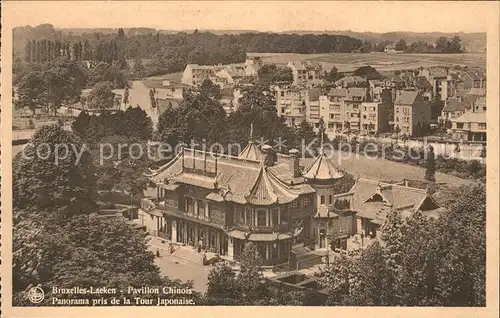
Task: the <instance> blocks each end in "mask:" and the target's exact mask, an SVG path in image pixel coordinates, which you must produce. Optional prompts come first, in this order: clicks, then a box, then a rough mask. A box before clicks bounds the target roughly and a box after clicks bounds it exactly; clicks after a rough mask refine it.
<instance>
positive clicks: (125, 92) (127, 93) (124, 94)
mask: <svg viewBox="0 0 500 318" xmlns="http://www.w3.org/2000/svg"><path fill="white" fill-rule="evenodd" d="M128 97H129V91H128V87H125V91H124V92H123V103H124V104H125V107H126V106H127V104H128Z"/></svg>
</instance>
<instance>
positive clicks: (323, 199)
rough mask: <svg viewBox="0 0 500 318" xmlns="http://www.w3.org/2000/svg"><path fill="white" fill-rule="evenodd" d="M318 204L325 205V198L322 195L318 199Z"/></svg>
mask: <svg viewBox="0 0 500 318" xmlns="http://www.w3.org/2000/svg"><path fill="white" fill-rule="evenodd" d="M320 202H321V205H325V196H324V195H322V196H321V197H320Z"/></svg>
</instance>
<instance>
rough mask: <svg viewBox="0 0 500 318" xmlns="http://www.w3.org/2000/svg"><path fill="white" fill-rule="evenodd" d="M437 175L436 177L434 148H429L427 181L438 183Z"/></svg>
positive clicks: (426, 170) (426, 171)
mask: <svg viewBox="0 0 500 318" xmlns="http://www.w3.org/2000/svg"><path fill="white" fill-rule="evenodd" d="M435 175H436V158H435V155H434V148H433V147H432V146H429V147H428V151H427V162H426V169H425V180H427V181H430V182H436V177H435Z"/></svg>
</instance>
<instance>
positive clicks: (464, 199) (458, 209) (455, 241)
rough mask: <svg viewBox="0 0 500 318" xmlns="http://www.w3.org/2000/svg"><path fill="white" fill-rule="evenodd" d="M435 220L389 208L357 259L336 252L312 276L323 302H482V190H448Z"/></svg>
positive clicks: (484, 260) (483, 268) (469, 187)
mask: <svg viewBox="0 0 500 318" xmlns="http://www.w3.org/2000/svg"><path fill="white" fill-rule="evenodd" d="M453 195H454V197H455V198H458V199H456V200H454V203H452V204H451V205H450V206H449V209H448V210H447V211H446V212H444V214H442V215H441V216H440V217H438V218H437V219H430V218H428V216H426V215H425V214H424V213H422V212H421V211H416V212H413V213H412V214H411V215H410V216H408V217H407V218H405V219H403V218H402V216H401V214H400V212H397V211H391V212H390V213H389V214H388V216H387V220H386V222H385V224H384V225H383V227H382V228H381V240H382V242H383V244H379V243H378V242H374V243H373V244H371V245H370V246H369V247H368V248H366V249H365V250H363V251H362V253H361V254H360V255H359V256H358V257H353V258H350V257H347V256H345V255H340V256H337V257H336V258H335V259H334V260H333V262H332V264H331V265H330V266H329V267H326V268H325V269H324V270H323V271H322V272H321V273H320V274H319V275H318V276H319V277H320V279H321V283H322V285H323V286H324V287H326V288H327V290H328V291H329V304H332V305H349V306H374V305H375V306H485V304H486V301H485V296H486V286H485V283H486V272H485V270H486V235H485V234H486V233H485V231H486V189H485V186H484V184H476V185H472V186H466V187H462V188H459V189H455V190H454V194H453Z"/></svg>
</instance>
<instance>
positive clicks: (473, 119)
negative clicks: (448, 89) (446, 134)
mask: <svg viewBox="0 0 500 318" xmlns="http://www.w3.org/2000/svg"><path fill="white" fill-rule="evenodd" d="M455 121H456V122H459V123H486V112H466V113H464V114H463V115H462V116H460V117H458V118H457V119H455Z"/></svg>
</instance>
